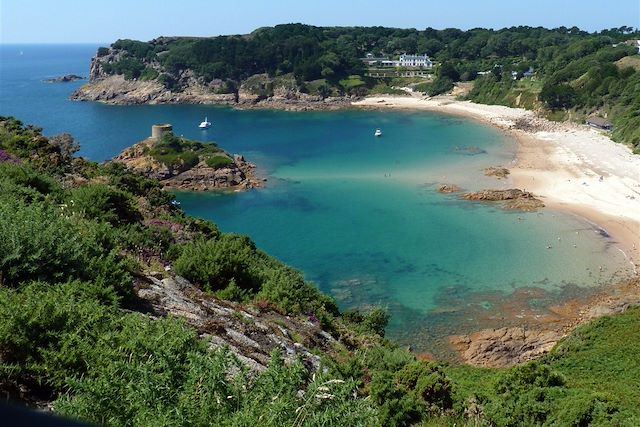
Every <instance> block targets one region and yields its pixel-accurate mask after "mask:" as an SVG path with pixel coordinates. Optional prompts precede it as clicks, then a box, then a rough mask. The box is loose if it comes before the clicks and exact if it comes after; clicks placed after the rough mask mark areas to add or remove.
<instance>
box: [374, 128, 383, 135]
mask: <svg viewBox="0 0 640 427" xmlns="http://www.w3.org/2000/svg"><path fill="white" fill-rule="evenodd" d="M373 135H374V136H382V131H381V130H380V129H376V131H375V133H374V134H373Z"/></svg>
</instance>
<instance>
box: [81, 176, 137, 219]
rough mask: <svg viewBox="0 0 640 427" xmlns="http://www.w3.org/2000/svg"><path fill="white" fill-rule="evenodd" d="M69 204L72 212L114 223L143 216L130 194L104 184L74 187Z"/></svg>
mask: <svg viewBox="0 0 640 427" xmlns="http://www.w3.org/2000/svg"><path fill="white" fill-rule="evenodd" d="M68 204H69V209H70V210H71V211H72V212H76V213H78V214H80V215H82V216H83V217H85V218H87V219H92V220H96V221H99V222H107V223H110V224H112V225H119V224H130V223H134V222H137V221H140V219H141V218H142V215H141V214H140V212H139V211H138V209H137V207H136V206H135V202H134V200H133V199H132V197H131V196H130V194H127V193H125V192H124V191H122V190H118V189H116V188H113V187H111V186H108V185H104V184H92V185H84V186H82V187H78V188H74V189H73V190H71V192H70V195H69V202H68Z"/></svg>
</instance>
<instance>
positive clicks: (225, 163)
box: [206, 156, 234, 169]
mask: <svg viewBox="0 0 640 427" xmlns="http://www.w3.org/2000/svg"><path fill="white" fill-rule="evenodd" d="M206 163H207V166H209V167H210V168H213V169H222V168H226V167H229V166H231V165H233V164H234V162H233V160H232V159H230V158H229V157H227V156H213V157H209V158H208V159H207V160H206Z"/></svg>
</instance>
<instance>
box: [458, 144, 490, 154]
mask: <svg viewBox="0 0 640 427" xmlns="http://www.w3.org/2000/svg"><path fill="white" fill-rule="evenodd" d="M453 152H454V153H457V154H464V155H467V156H477V155H478V154H486V153H487V151H486V150H484V149H482V148H480V147H477V146H475V145H470V146H464V147H460V146H455V147H453Z"/></svg>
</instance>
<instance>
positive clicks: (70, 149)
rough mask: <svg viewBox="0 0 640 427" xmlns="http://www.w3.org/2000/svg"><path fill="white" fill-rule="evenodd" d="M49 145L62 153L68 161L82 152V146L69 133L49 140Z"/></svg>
mask: <svg viewBox="0 0 640 427" xmlns="http://www.w3.org/2000/svg"><path fill="white" fill-rule="evenodd" d="M49 143H50V144H51V145H53V146H54V147H56V148H57V149H58V150H59V151H60V155H61V156H62V157H63V159H65V160H68V159H71V158H72V157H73V155H74V154H75V153H77V152H78V151H80V144H79V143H78V142H77V141H76V140H75V139H74V138H73V136H71V135H69V134H68V133H63V134H62V135H56V136H54V137H52V138H49Z"/></svg>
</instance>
